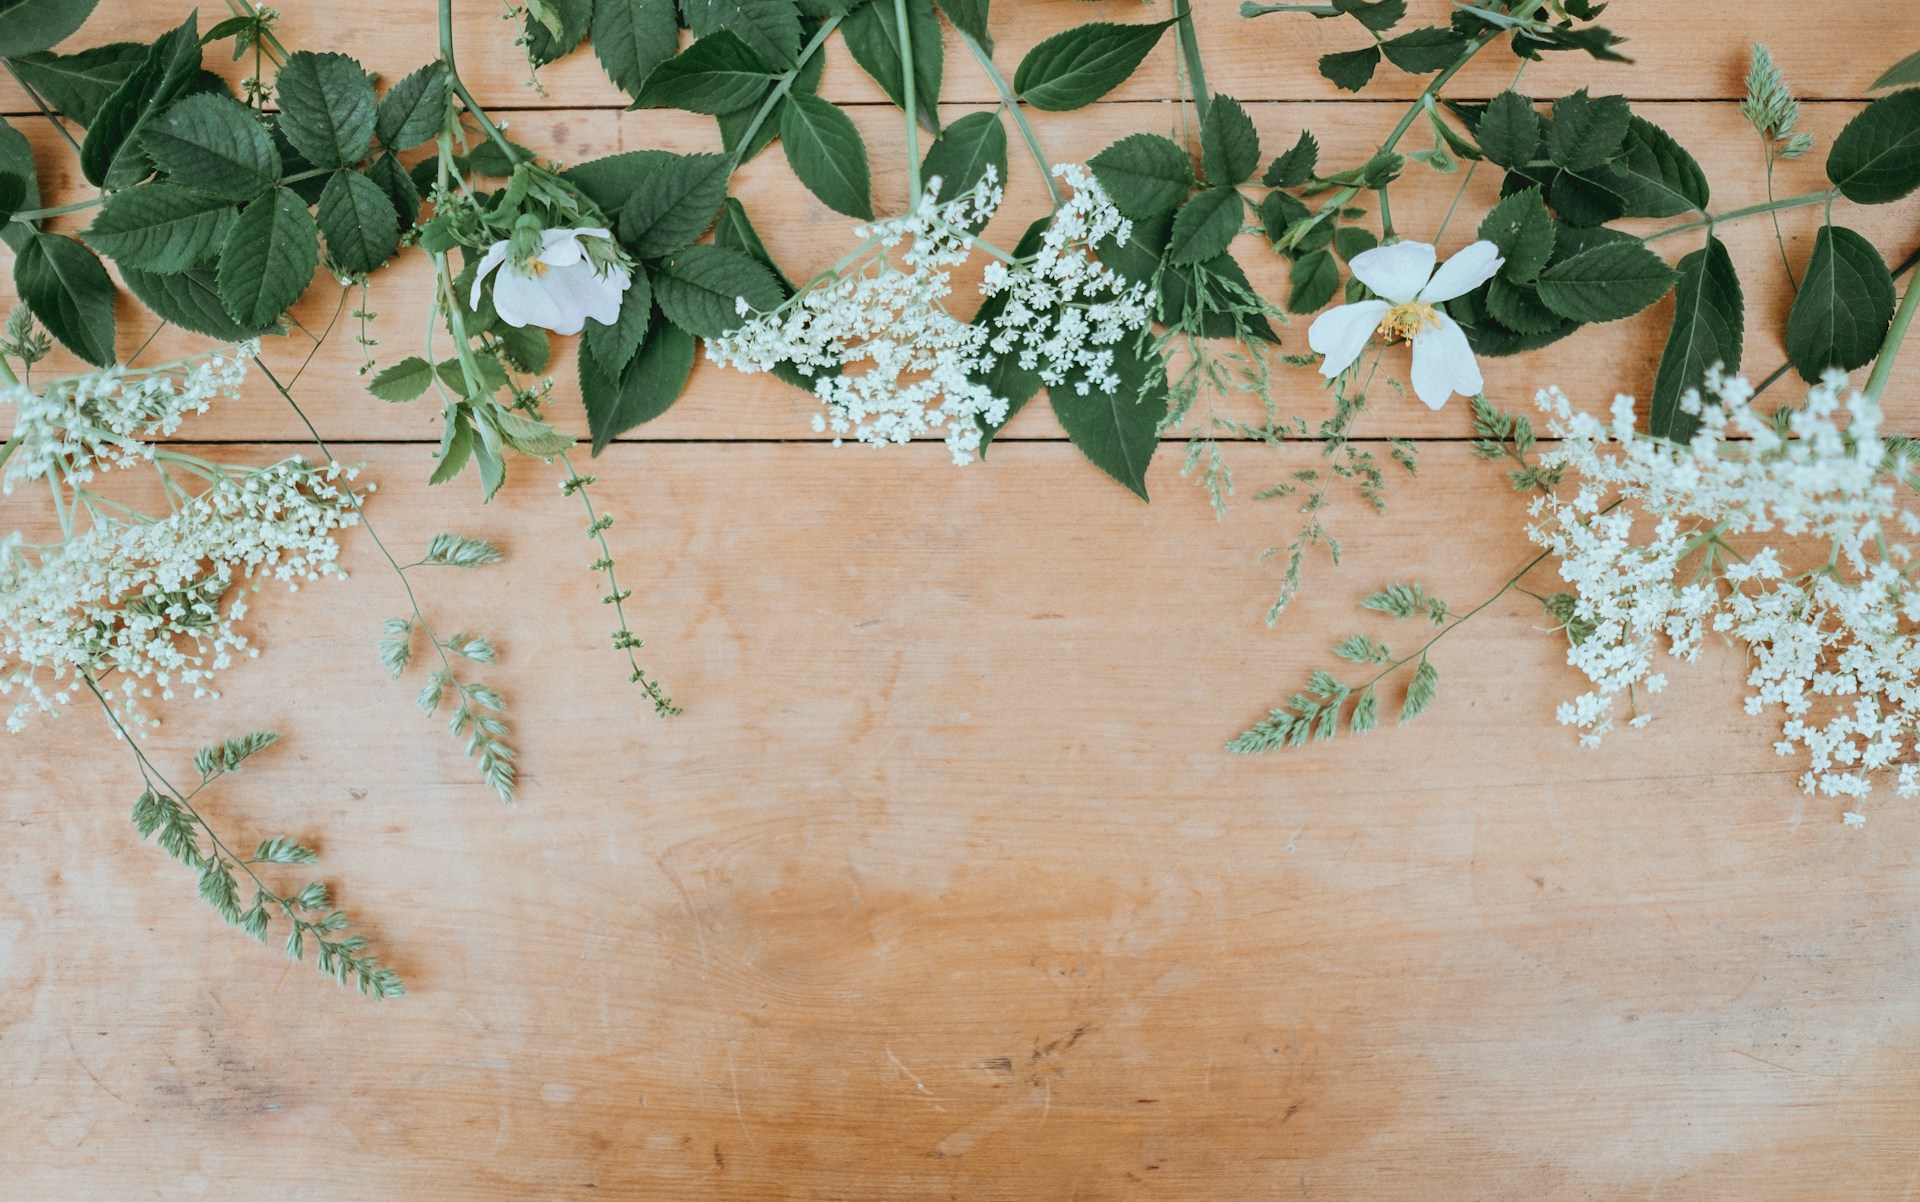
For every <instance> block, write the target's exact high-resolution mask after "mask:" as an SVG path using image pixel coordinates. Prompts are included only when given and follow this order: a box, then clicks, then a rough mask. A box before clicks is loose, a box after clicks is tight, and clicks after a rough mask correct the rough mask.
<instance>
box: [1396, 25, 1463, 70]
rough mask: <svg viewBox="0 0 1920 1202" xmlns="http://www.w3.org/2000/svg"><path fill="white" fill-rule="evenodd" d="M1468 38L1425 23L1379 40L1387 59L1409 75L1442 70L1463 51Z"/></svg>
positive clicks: (1456, 59) (1449, 65)
mask: <svg viewBox="0 0 1920 1202" xmlns="http://www.w3.org/2000/svg"><path fill="white" fill-rule="evenodd" d="M1466 49H1467V39H1465V38H1463V37H1461V36H1460V35H1459V34H1457V33H1455V32H1453V31H1452V30H1451V29H1442V28H1439V27H1438V26H1433V25H1428V26H1424V27H1422V28H1420V29H1415V30H1412V31H1410V32H1407V33H1403V34H1401V35H1400V36H1399V37H1397V38H1393V39H1392V40H1390V41H1386V42H1382V43H1380V50H1381V52H1382V53H1384V54H1385V55H1386V56H1387V61H1388V62H1390V63H1392V64H1393V65H1394V66H1396V67H1398V68H1400V69H1401V70H1402V71H1405V72H1406V73H1407V74H1409V75H1425V74H1427V73H1429V72H1432V71H1444V70H1445V69H1446V68H1448V67H1451V66H1452V65H1453V64H1454V63H1455V62H1456V61H1458V60H1459V58H1460V56H1461V55H1462V54H1463V53H1465V52H1466Z"/></svg>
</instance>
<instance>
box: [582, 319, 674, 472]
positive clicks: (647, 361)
mask: <svg viewBox="0 0 1920 1202" xmlns="http://www.w3.org/2000/svg"><path fill="white" fill-rule="evenodd" d="M693 359H694V342H693V335H691V334H689V333H687V332H686V331H685V330H683V329H681V328H679V327H678V326H676V325H674V324H673V323H672V322H669V321H667V320H665V318H664V317H659V316H656V317H655V318H654V320H653V322H652V326H651V328H650V329H649V330H648V331H647V338H646V341H645V342H644V343H643V344H642V345H641V347H640V349H639V352H638V353H637V354H635V355H634V357H633V361H632V362H631V363H629V364H628V365H627V367H626V370H625V371H623V372H621V373H620V376H619V379H618V381H617V382H615V381H611V380H609V379H608V378H607V375H606V373H605V372H604V371H603V370H602V368H601V366H600V364H599V363H598V361H596V360H595V359H594V357H593V353H592V351H591V350H590V349H584V350H583V352H582V354H581V356H580V397H581V399H582V400H583V401H584V402H585V403H586V408H587V429H588V432H589V433H591V434H592V436H593V453H594V454H595V455H598V454H599V453H600V452H601V451H604V450H605V449H606V448H607V444H608V443H609V442H612V441H613V440H614V439H615V438H618V437H619V436H620V435H622V434H624V433H626V432H627V431H628V430H631V429H633V428H634V427H635V426H638V425H640V424H642V423H643V422H650V421H652V420H653V419H654V418H656V417H659V416H660V415H661V414H663V413H665V412H666V411H667V410H668V409H670V408H672V407H673V403H674V402H675V401H676V400H678V399H680V393H681V392H682V391H683V390H684V389H685V388H686V385H687V377H688V376H689V375H690V374H692V372H693Z"/></svg>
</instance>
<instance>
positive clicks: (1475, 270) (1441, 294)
mask: <svg viewBox="0 0 1920 1202" xmlns="http://www.w3.org/2000/svg"><path fill="white" fill-rule="evenodd" d="M1504 262H1506V260H1505V259H1502V258H1501V257H1500V248H1499V247H1497V246H1495V245H1494V244H1493V243H1491V242H1488V241H1487V240H1486V239H1484V238H1482V239H1481V240H1480V241H1478V242H1475V243H1473V244H1472V245H1470V246H1463V247H1461V248H1460V252H1459V253H1458V254H1456V255H1454V256H1453V257H1452V258H1451V259H1448V260H1447V261H1446V262H1445V263H1442V264H1441V265H1440V270H1439V271H1436V272H1434V273H1433V279H1432V280H1431V281H1429V282H1428V284H1427V286H1426V287H1425V288H1422V289H1421V290H1420V299H1421V300H1423V301H1426V302H1428V303H1430V304H1431V303H1433V302H1435V301H1450V300H1452V299H1453V298H1454V297H1456V296H1464V295H1466V294H1467V293H1469V292H1472V291H1473V290H1474V289H1475V288H1478V287H1479V286H1480V285H1482V284H1484V283H1486V282H1487V281H1488V280H1490V279H1492V278H1493V273H1494V272H1496V271H1498V270H1500V265H1501V264H1502V263H1504ZM1354 266H1355V267H1356V268H1357V267H1358V266H1359V259H1358V258H1356V259H1355V260H1354Z"/></svg>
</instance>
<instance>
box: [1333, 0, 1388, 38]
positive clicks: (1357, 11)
mask: <svg viewBox="0 0 1920 1202" xmlns="http://www.w3.org/2000/svg"><path fill="white" fill-rule="evenodd" d="M1333 10H1334V11H1333V12H1332V13H1328V14H1319V13H1316V14H1315V15H1316V16H1323V15H1324V16H1338V15H1341V14H1345V15H1346V16H1349V17H1352V18H1353V19H1354V20H1356V21H1358V22H1360V24H1362V25H1364V26H1366V27H1367V28H1368V29H1370V30H1372V31H1373V32H1375V33H1385V32H1386V31H1387V30H1389V29H1392V28H1393V27H1394V26H1395V25H1398V24H1399V23H1400V22H1401V21H1402V20H1403V19H1404V18H1405V17H1406V15H1407V0H1333Z"/></svg>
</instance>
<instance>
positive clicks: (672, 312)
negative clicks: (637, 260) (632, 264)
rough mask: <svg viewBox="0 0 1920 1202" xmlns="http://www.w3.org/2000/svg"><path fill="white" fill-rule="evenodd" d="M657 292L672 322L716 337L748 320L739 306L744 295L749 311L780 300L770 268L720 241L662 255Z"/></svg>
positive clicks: (767, 307)
mask: <svg viewBox="0 0 1920 1202" xmlns="http://www.w3.org/2000/svg"><path fill="white" fill-rule="evenodd" d="M653 291H654V297H655V299H657V300H658V301H659V303H660V311H661V312H663V313H665V314H666V315H667V320H668V321H671V322H672V323H673V324H674V325H677V326H679V327H680V328H681V329H683V330H685V331H687V332H688V333H689V334H696V335H698V336H700V337H702V338H714V337H718V336H719V335H721V334H724V333H726V332H727V331H728V330H731V329H733V328H735V327H736V326H738V325H740V323H741V322H743V321H745V320H746V317H744V316H742V315H741V313H740V311H739V308H738V302H739V300H740V299H742V298H744V299H745V300H746V302H747V308H748V310H749V311H750V312H767V311H769V310H772V309H773V308H775V307H777V306H778V305H779V304H780V301H781V295H780V283H779V281H778V280H776V279H774V277H773V273H772V272H770V271H768V270H767V269H766V268H765V267H764V266H762V265H761V264H759V263H758V262H755V261H754V259H753V257H752V256H750V255H746V254H743V253H741V252H740V251H737V250H728V249H727V248H725V247H722V246H689V247H687V248H686V249H685V250H683V251H681V252H680V253H678V254H676V255H672V256H670V257H668V258H666V259H663V260H661V262H660V270H659V271H658V273H657V274H656V275H655V276H654V280H653Z"/></svg>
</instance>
